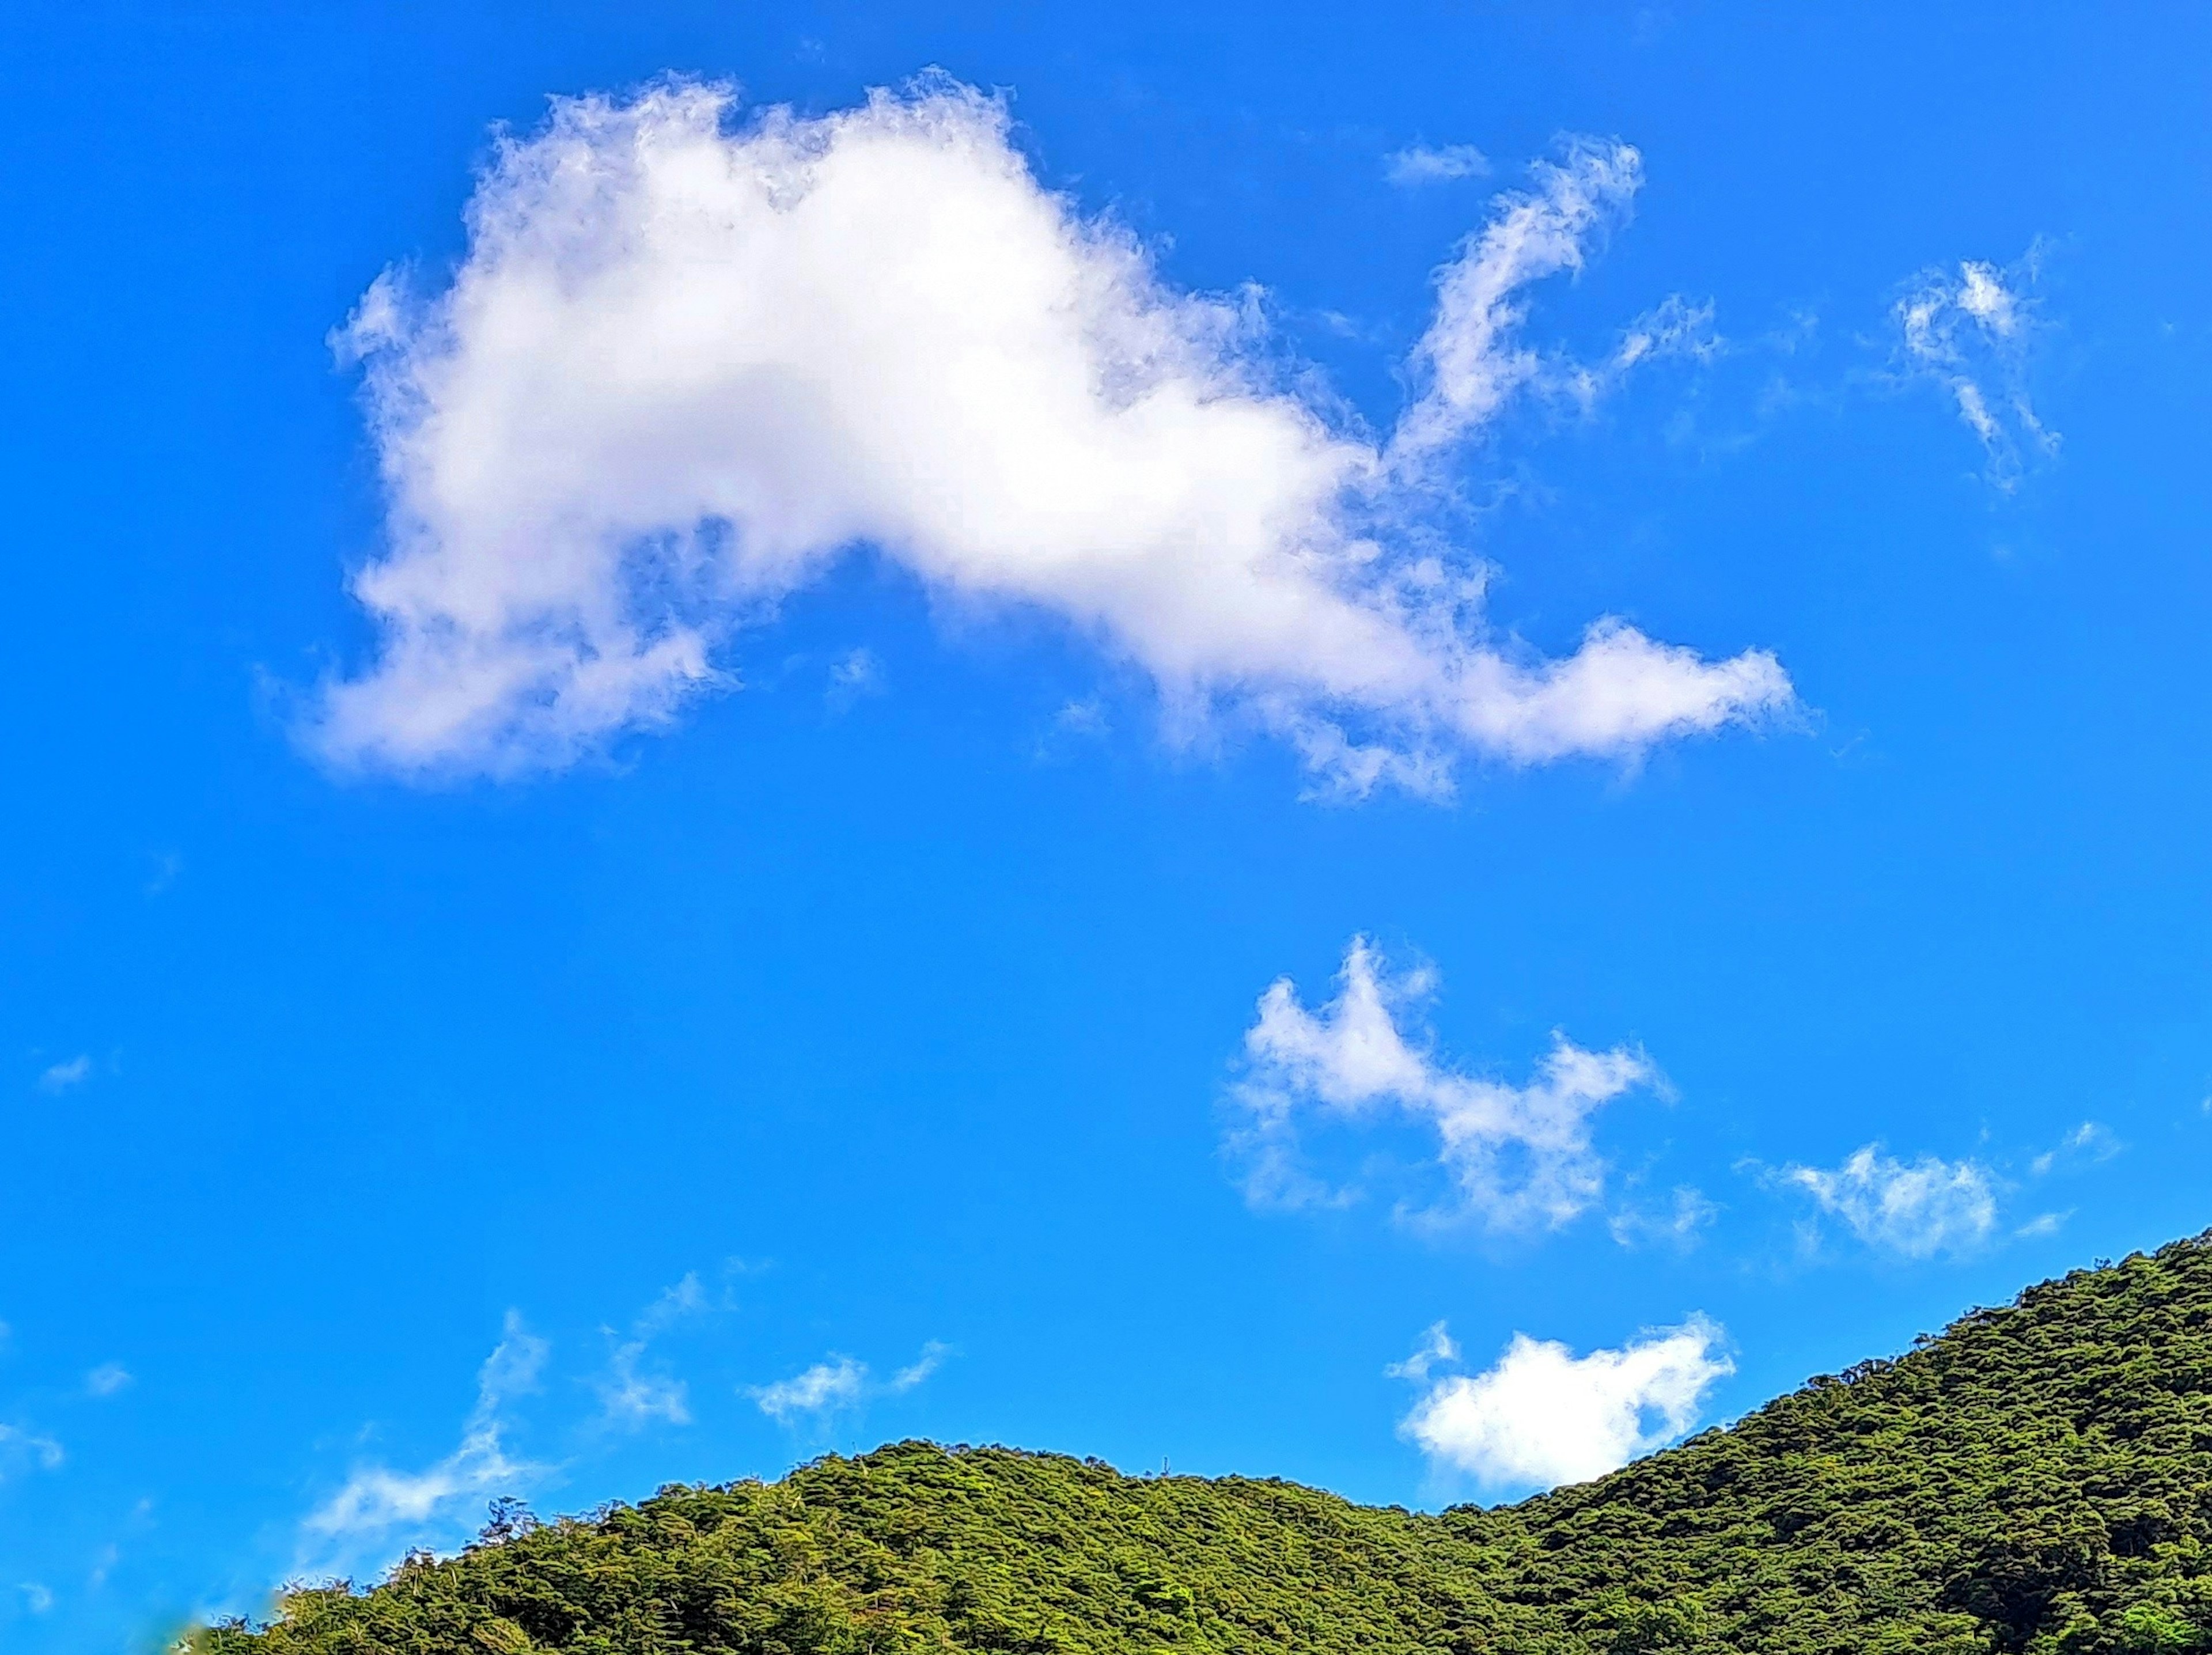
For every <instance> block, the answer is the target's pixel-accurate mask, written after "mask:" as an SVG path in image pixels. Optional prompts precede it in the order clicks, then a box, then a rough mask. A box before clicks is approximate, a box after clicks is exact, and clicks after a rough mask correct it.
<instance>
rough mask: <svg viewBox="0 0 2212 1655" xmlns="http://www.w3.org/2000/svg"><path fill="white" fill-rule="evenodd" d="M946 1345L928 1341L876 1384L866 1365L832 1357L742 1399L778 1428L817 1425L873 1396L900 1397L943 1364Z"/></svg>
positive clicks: (753, 1390)
mask: <svg viewBox="0 0 2212 1655" xmlns="http://www.w3.org/2000/svg"><path fill="white" fill-rule="evenodd" d="M951 1354H952V1350H951V1346H949V1345H944V1344H940V1343H939V1342H937V1341H936V1340H931V1341H930V1342H928V1343H927V1344H925V1345H924V1346H923V1347H922V1348H921V1354H920V1355H919V1356H917V1357H916V1358H915V1360H914V1361H912V1362H911V1363H909V1364H908V1366H905V1367H902V1368H901V1369H899V1370H898V1371H897V1372H896V1373H894V1374H893V1375H892V1376H891V1377H890V1378H889V1379H888V1380H885V1381H883V1382H881V1383H878V1382H877V1381H876V1380H875V1379H874V1378H873V1377H872V1374H871V1372H870V1370H869V1367H868V1365H867V1364H866V1362H860V1361H855V1360H854V1359H853V1358H852V1357H850V1356H840V1355H836V1354H831V1355H830V1356H829V1358H828V1359H826V1360H823V1361H819V1362H817V1363H815V1364H814V1366H811V1367H810V1368H807V1369H806V1370H805V1371H804V1372H799V1373H795V1374H793V1375H792V1377H791V1378H788V1379H778V1380H777V1381H775V1383H774V1384H765V1385H755V1386H751V1387H750V1388H748V1389H747V1390H746V1391H745V1393H744V1394H745V1395H746V1396H750V1397H751V1398H752V1399H753V1403H754V1405H755V1406H756V1407H757V1408H758V1409H760V1411H761V1412H762V1413H763V1414H765V1415H768V1416H769V1418H770V1419H772V1420H774V1421H775V1422H776V1423H777V1424H778V1425H781V1426H787V1427H797V1426H800V1425H811V1426H816V1427H818V1426H820V1425H822V1424H823V1423H824V1422H826V1421H828V1420H829V1419H830V1418H831V1417H832V1416H833V1415H838V1414H841V1413H844V1412H846V1411H848V1410H850V1409H857V1408H859V1407H860V1406H861V1405H862V1404H863V1403H865V1402H869V1401H871V1400H872V1399H873V1398H875V1397H878V1396H903V1395H904V1394H905V1393H907V1392H908V1391H909V1390H913V1389H915V1386H917V1385H919V1384H922V1383H923V1382H924V1381H925V1380H927V1378H929V1377H930V1376H931V1375H932V1374H933V1373H935V1372H937V1371H938V1369H939V1368H940V1367H942V1366H944V1365H945V1359H946V1358H947V1357H948V1356H950V1355H951Z"/></svg>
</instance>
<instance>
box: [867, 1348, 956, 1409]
mask: <svg viewBox="0 0 2212 1655" xmlns="http://www.w3.org/2000/svg"><path fill="white" fill-rule="evenodd" d="M951 1354H952V1347H951V1346H950V1345H945V1344H940V1343H939V1342H937V1341H936V1340H934V1339H932V1340H931V1341H930V1342H928V1343H927V1344H925V1345H924V1346H923V1347H922V1348H921V1354H920V1355H919V1356H917V1357H915V1359H914V1360H913V1361H911V1362H909V1363H908V1364H907V1366H904V1367H902V1368H901V1369H900V1370H899V1371H898V1372H896V1373H894V1374H893V1375H891V1380H890V1384H888V1385H886V1386H885V1387H884V1389H885V1390H889V1391H890V1392H891V1393H892V1394H893V1395H895V1396H898V1395H903V1394H904V1393H905V1392H907V1391H909V1390H913V1389H914V1388H915V1386H916V1385H918V1384H921V1383H922V1382H923V1381H924V1380H925V1379H927V1378H929V1377H930V1375H932V1374H933V1373H934V1372H937V1370H938V1369H939V1368H941V1367H943V1366H945V1358H946V1357H948V1356H950V1355H951Z"/></svg>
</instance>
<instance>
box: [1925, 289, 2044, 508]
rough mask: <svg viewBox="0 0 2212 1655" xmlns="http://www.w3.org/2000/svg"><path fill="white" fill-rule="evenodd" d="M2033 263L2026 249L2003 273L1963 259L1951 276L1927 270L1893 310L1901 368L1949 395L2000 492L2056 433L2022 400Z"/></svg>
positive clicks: (2011, 486) (2039, 454)
mask: <svg viewBox="0 0 2212 1655" xmlns="http://www.w3.org/2000/svg"><path fill="white" fill-rule="evenodd" d="M2038 263H2039V248H2034V247H2031V248H2030V249H2029V250H2028V253H2027V257H2026V258H2024V259H2021V261H2020V263H2019V264H2017V265H2014V266H2012V267H2011V268H2010V269H2008V270H2000V269H1999V268H1998V267H1997V266H1996V265H1989V264H1984V263H1982V262H1980V261H1978V260H1975V259H1968V260H1966V262H1964V263H1962V264H1961V265H1959V267H1958V271H1957V274H1956V275H1955V276H1954V275H1953V274H1952V273H1951V272H1950V271H1947V270H1936V271H1927V272H1925V273H1923V275H1921V276H1919V277H1917V278H1915V280H1914V282H1913V284H1912V286H1911V289H1909V290H1908V291H1907V292H1906V294H1905V296H1904V297H1903V298H1901V299H1899V301H1897V304H1896V306H1895V307H1894V310H1893V315H1894V317H1895V319H1896V323H1897V328H1898V337H1899V352H1900V356H1901V360H1902V362H1903V363H1904V365H1905V371H1906V372H1907V373H1908V374H1911V375H1914V376H1916V377H1919V378H1923V379H1928V380H1934V381H1935V382H1936V383H1937V384H1939V385H1941V386H1943V387H1944V388H1945V389H1946V390H1947V391H1948V392H1949V393H1950V397H1951V399H1952V401H1953V403H1954V404H1955V405H1956V406H1957V408H1958V411H1959V418H1960V421H1961V422H1962V423H1964V424H1965V425H1966V429H1968V430H1970V431H1972V433H1973V434H1974V435H1975V437H1976V438H1977V439H1978V441H1980V443H1981V445H1982V452H1983V453H1984V456H1985V458H1986V461H1987V476H1988V478H1989V479H1990V482H1991V483H1993V484H1996V486H1997V487H1998V488H2000V489H2002V490H2008V491H2009V490H2012V489H2014V488H2015V487H2016V486H2018V484H2019V482H2020V478H2021V472H2022V469H2023V466H2024V464H2025V462H2026V460H2027V459H2031V458H2038V457H2040V458H2048V457H2050V456H2051V455H2053V454H2056V453H2057V452H2058V443H2059V438H2058V433H2057V432H2056V431H2053V430H2051V429H2048V428H2047V427H2045V425H2044V423H2043V422H2042V421H2041V420H2040V419H2039V418H2038V417H2037V416H2036V412H2035V409H2034V407H2033V405H2032V404H2031V403H2030V402H2029V400H2028V395H2027V349H2028V345H2029V344H2030V342H2031V340H2032V338H2033V333H2034V331H2035V327H2034V320H2033V307H2032V306H2031V303H2030V301H2028V300H2027V297H2026V296H2025V295H2024V289H2025V288H2026V287H2027V286H2028V285H2031V284H2032V283H2033V282H2034V280H2035V277H2036V271H2037V265H2038Z"/></svg>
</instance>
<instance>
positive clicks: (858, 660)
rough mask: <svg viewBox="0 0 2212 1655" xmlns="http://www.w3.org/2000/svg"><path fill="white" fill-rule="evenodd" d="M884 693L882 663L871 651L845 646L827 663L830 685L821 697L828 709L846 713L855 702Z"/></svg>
mask: <svg viewBox="0 0 2212 1655" xmlns="http://www.w3.org/2000/svg"><path fill="white" fill-rule="evenodd" d="M883 692H884V664H883V662H881V661H880V660H877V659H876V652H875V651H874V650H872V649H869V648H865V647H863V648H857V649H848V650H847V651H846V652H845V653H844V654H842V655H840V656H838V657H837V659H836V660H834V661H832V662H830V663H829V689H828V690H827V691H824V692H823V700H824V701H825V702H827V703H828V704H829V710H830V711H831V712H833V713H842V712H848V711H849V710H851V709H852V707H853V705H854V703H856V702H859V701H860V700H862V699H863V698H864V697H868V696H879V695H881V694H883Z"/></svg>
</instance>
